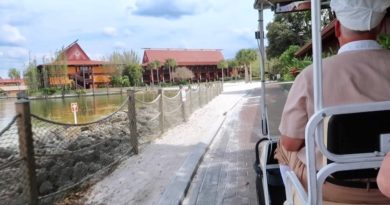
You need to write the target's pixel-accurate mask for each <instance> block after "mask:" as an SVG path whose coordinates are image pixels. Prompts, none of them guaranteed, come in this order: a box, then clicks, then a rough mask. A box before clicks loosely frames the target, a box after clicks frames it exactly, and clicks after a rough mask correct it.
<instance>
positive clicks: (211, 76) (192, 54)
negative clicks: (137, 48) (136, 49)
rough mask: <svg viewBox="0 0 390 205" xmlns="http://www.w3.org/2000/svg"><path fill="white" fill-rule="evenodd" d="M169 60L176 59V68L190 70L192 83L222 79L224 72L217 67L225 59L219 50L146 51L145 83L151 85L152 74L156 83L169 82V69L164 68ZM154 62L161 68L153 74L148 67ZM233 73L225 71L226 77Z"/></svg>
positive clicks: (168, 49) (144, 57)
mask: <svg viewBox="0 0 390 205" xmlns="http://www.w3.org/2000/svg"><path fill="white" fill-rule="evenodd" d="M167 59H174V60H175V62H176V68H177V67H186V68H188V69H190V70H191V71H192V72H193V73H194V78H192V79H191V80H192V81H200V82H204V81H214V80H217V79H220V78H221V77H222V70H221V69H218V68H217V65H218V62H219V61H221V60H223V59H224V57H223V54H222V52H221V50H219V49H170V48H166V49H145V51H144V56H143V59H142V67H143V69H144V72H143V80H144V83H148V84H149V83H151V80H152V74H153V80H154V83H158V82H169V79H170V77H169V69H168V68H166V67H165V66H164V64H165V62H166V61H167ZM154 61H159V62H160V67H159V68H157V69H156V70H153V72H151V70H150V69H149V68H148V65H149V64H150V63H152V62H154ZM157 70H158V72H157ZM173 70H174V69H173ZM231 72H232V71H231V70H229V69H224V77H229V76H231ZM157 73H158V75H159V76H157Z"/></svg>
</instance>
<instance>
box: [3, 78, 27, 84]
mask: <svg viewBox="0 0 390 205" xmlns="http://www.w3.org/2000/svg"><path fill="white" fill-rule="evenodd" d="M19 83H20V84H23V83H24V80H23V79H0V84H19Z"/></svg>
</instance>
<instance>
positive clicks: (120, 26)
mask: <svg viewBox="0 0 390 205" xmlns="http://www.w3.org/2000/svg"><path fill="white" fill-rule="evenodd" d="M253 2H254V0H241V1H237V0H53V1H48V0H0V76H1V77H3V78H7V77H8V70H9V69H10V68H16V69H18V70H20V71H21V72H23V70H24V69H25V68H26V67H27V65H28V62H29V60H34V59H35V60H36V61H37V63H38V64H39V63H42V61H43V60H44V59H45V61H47V60H48V59H50V58H51V57H53V55H54V53H55V52H56V51H58V50H60V49H61V48H63V47H66V46H67V45H69V44H71V43H72V42H74V41H75V40H78V43H79V45H80V46H81V47H82V48H83V49H84V51H86V53H87V54H88V55H89V57H90V58H91V59H93V60H101V59H102V58H104V57H107V56H108V55H110V54H111V53H112V52H114V51H124V50H127V51H128V50H134V51H135V52H137V54H138V55H139V57H140V58H141V59H142V55H143V48H188V49H200V48H203V49H222V52H223V54H224V56H225V58H233V57H234V56H235V53H236V52H237V51H238V50H239V49H241V48H256V47H257V44H256V40H255V39H254V32H255V31H256V30H257V28H258V24H257V19H258V13H257V11H256V10H254V9H253ZM272 18H273V15H272V13H271V12H270V11H266V12H265V17H264V21H265V25H266V24H267V23H269V22H270V21H271V20H272Z"/></svg>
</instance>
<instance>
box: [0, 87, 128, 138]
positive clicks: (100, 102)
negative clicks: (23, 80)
mask: <svg viewBox="0 0 390 205" xmlns="http://www.w3.org/2000/svg"><path fill="white" fill-rule="evenodd" d="M126 99H127V96H126V95H101V96H94V97H93V96H88V97H72V98H64V99H62V98H56V99H46V100H43V99H42V100H31V101H30V108H31V113H33V114H35V115H38V116H40V117H43V118H45V119H49V120H52V121H56V122H62V123H74V118H73V113H72V112H71V107H70V104H71V103H74V102H76V103H77V104H78V112H77V120H78V123H86V122H91V121H94V120H97V119H100V118H102V117H105V116H107V115H109V114H111V113H113V112H114V111H116V110H117V109H118V108H119V106H120V105H122V104H123V102H124V101H125V100H126ZM15 101H16V99H0V130H1V129H2V128H4V126H6V125H7V124H8V123H9V122H10V121H11V120H12V118H13V117H14V116H15V114H16V113H15Z"/></svg>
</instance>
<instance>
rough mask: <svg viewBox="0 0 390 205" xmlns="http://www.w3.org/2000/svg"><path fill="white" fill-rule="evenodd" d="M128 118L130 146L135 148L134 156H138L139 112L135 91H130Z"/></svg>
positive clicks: (128, 92)
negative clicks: (136, 106)
mask: <svg viewBox="0 0 390 205" xmlns="http://www.w3.org/2000/svg"><path fill="white" fill-rule="evenodd" d="M127 94H128V96H129V102H128V112H127V115H128V118H129V129H130V144H131V146H132V147H133V150H134V154H138V131H137V112H136V110H135V90H128V91H127Z"/></svg>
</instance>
